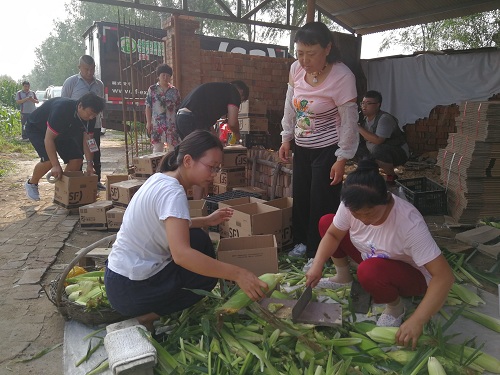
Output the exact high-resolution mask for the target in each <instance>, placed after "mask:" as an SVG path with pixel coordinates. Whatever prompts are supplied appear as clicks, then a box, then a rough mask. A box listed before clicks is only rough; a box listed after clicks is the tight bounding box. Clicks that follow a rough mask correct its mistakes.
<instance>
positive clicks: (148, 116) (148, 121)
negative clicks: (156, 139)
mask: <svg viewBox="0 0 500 375" xmlns="http://www.w3.org/2000/svg"><path fill="white" fill-rule="evenodd" d="M152 119H153V112H152V110H151V107H149V106H146V130H147V132H148V134H151V132H152V131H153V123H152V122H151V121H152Z"/></svg>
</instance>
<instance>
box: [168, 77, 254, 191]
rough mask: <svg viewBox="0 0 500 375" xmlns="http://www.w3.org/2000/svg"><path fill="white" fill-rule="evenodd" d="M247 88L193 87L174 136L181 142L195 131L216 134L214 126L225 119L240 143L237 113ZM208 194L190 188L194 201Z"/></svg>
mask: <svg viewBox="0 0 500 375" xmlns="http://www.w3.org/2000/svg"><path fill="white" fill-rule="evenodd" d="M249 91H250V90H249V88H248V86H247V85H246V84H245V82H243V81H232V82H230V83H227V82H209V83H204V84H202V85H200V86H198V87H196V88H195V89H194V90H193V91H191V92H190V93H189V94H188V96H186V97H185V98H184V100H183V101H182V102H181V104H180V106H179V107H180V109H179V110H178V111H177V116H176V117H175V125H176V127H177V134H178V135H179V138H180V139H181V140H182V139H184V138H185V137H186V136H187V135H188V134H191V133H192V132H193V131H195V130H210V131H215V129H214V127H213V126H214V124H215V123H216V122H217V120H218V119H220V118H221V117H222V116H224V115H227V125H228V126H229V129H230V130H231V132H232V133H233V137H234V138H233V140H234V141H238V140H239V139H240V125H239V123H238V112H239V109H240V104H241V102H242V101H245V100H247V99H248V94H249ZM207 193H208V192H207V191H206V190H204V189H203V188H202V187H200V186H193V198H194V199H202V198H205V197H206V195H207Z"/></svg>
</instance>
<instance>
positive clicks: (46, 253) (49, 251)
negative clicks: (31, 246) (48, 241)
mask: <svg viewBox="0 0 500 375" xmlns="http://www.w3.org/2000/svg"><path fill="white" fill-rule="evenodd" d="M59 250H60V248H57V247H46V248H44V249H41V250H40V252H39V253H38V258H52V257H55V256H56V255H57V254H58V253H59Z"/></svg>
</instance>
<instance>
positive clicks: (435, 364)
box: [427, 357, 446, 375]
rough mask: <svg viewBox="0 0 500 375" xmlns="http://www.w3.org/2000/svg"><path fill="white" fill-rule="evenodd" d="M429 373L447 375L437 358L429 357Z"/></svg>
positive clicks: (431, 374)
mask: <svg viewBox="0 0 500 375" xmlns="http://www.w3.org/2000/svg"><path fill="white" fill-rule="evenodd" d="M427 371H429V375H446V371H444V368H443V366H442V365H441V363H439V361H438V360H437V359H436V358H435V357H429V359H428V360H427Z"/></svg>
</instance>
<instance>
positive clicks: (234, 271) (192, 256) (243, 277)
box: [165, 217, 267, 301]
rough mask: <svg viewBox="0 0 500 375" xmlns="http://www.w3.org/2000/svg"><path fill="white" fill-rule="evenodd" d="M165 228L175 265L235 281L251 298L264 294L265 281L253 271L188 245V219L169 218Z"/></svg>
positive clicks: (209, 275)
mask: <svg viewBox="0 0 500 375" xmlns="http://www.w3.org/2000/svg"><path fill="white" fill-rule="evenodd" d="M165 229H166V231H167V237H168V242H169V247H170V252H171V254H172V259H173V260H174V262H175V263H176V264H177V265H179V266H181V267H183V268H185V269H187V270H189V271H191V272H194V273H197V274H199V275H204V276H208V277H214V278H221V279H226V280H232V281H235V282H236V283H237V284H238V285H239V287H240V288H241V289H242V290H243V291H244V292H245V293H246V294H247V295H248V296H249V297H250V298H251V299H252V300H254V301H256V300H259V299H260V298H262V297H264V294H265V293H264V291H265V290H266V289H267V284H266V283H265V282H263V281H261V280H260V279H259V278H258V277H257V276H255V275H254V274H253V273H252V272H250V271H248V270H246V269H244V268H241V267H237V266H234V265H232V264H228V263H224V262H221V261H218V260H216V259H213V258H211V257H209V256H207V255H205V254H203V253H201V252H199V251H197V250H195V249H193V248H191V245H190V242H189V224H188V221H187V220H183V219H178V218H174V217H169V218H168V219H167V220H165Z"/></svg>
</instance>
